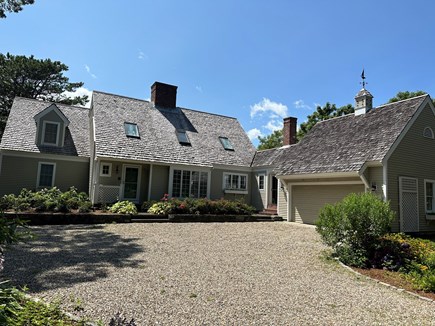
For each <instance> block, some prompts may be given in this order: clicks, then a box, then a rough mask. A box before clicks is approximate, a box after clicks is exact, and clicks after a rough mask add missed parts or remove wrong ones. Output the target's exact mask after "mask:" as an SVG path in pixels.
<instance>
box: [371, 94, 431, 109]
mask: <svg viewBox="0 0 435 326" xmlns="http://www.w3.org/2000/svg"><path fill="white" fill-rule="evenodd" d="M426 96H429V97H430V95H429V93H425V94H422V95H418V96H414V97H410V98H406V99H404V100H400V101H396V102H391V103H385V104H382V105H379V106H377V107H375V109H378V108H382V107H384V106H388V105H392V104H396V103H401V102H405V101H410V100H415V99H417V98H419V97H426Z"/></svg>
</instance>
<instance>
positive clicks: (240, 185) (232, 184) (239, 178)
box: [224, 173, 248, 192]
mask: <svg viewBox="0 0 435 326" xmlns="http://www.w3.org/2000/svg"><path fill="white" fill-rule="evenodd" d="M224 190H225V191H226V190H230V191H231V190H235V191H246V192H247V190H248V176H247V175H246V174H232V173H224Z"/></svg>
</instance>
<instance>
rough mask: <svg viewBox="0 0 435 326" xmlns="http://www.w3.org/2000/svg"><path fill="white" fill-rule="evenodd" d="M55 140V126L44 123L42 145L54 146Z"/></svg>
mask: <svg viewBox="0 0 435 326" xmlns="http://www.w3.org/2000/svg"><path fill="white" fill-rule="evenodd" d="M56 140H57V124H55V123H46V124H45V133H44V143H46V144H56Z"/></svg>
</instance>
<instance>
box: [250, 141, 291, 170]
mask: <svg viewBox="0 0 435 326" xmlns="http://www.w3.org/2000/svg"><path fill="white" fill-rule="evenodd" d="M291 146H295V145H291ZM291 146H286V147H279V148H272V149H265V150H261V151H257V152H256V153H255V157H254V159H253V161H252V165H251V166H252V167H265V166H267V167H269V166H273V165H274V163H275V160H277V159H278V157H279V156H280V155H282V153H283V151H284V150H286V149H287V148H289V147H291Z"/></svg>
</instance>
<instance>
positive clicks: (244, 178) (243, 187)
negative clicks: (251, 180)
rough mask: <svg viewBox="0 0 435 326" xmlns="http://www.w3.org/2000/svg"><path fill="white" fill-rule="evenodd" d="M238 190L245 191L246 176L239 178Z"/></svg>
mask: <svg viewBox="0 0 435 326" xmlns="http://www.w3.org/2000/svg"><path fill="white" fill-rule="evenodd" d="M240 189H243V190H245V189H246V176H245V175H241V176H240Z"/></svg>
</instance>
